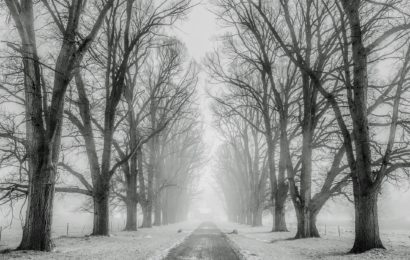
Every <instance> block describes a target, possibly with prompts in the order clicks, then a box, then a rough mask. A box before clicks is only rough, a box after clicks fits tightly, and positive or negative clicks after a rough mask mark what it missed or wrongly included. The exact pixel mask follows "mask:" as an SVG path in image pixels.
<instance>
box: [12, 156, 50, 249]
mask: <svg viewBox="0 0 410 260" xmlns="http://www.w3.org/2000/svg"><path fill="white" fill-rule="evenodd" d="M39 173H41V174H33V176H32V178H31V182H30V183H31V185H30V186H29V196H28V207H27V215H26V222H25V225H24V228H23V237H22V241H21V243H20V246H19V247H18V249H19V250H39V251H50V250H51V249H52V248H53V243H52V240H51V226H52V217H53V214H52V213H53V200H54V179H55V168H54V167H52V166H51V165H50V164H48V167H47V166H44V167H43V168H42V169H40V172H39Z"/></svg>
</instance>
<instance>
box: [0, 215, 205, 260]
mask: <svg viewBox="0 0 410 260" xmlns="http://www.w3.org/2000/svg"><path fill="white" fill-rule="evenodd" d="M199 224H200V223H198V222H193V223H191V222H190V223H188V222H184V223H179V224H173V225H167V226H161V227H153V228H152V229H146V228H144V229H140V230H138V231H136V232H116V233H113V234H112V235H111V236H110V237H84V236H83V237H64V236H63V237H59V238H56V239H55V245H56V247H55V249H54V251H53V252H51V253H43V252H31V251H23V252H12V253H7V254H3V255H1V254H0V259H1V260H3V259H35V260H48V259H87V260H89V259H90V260H91V259H99V260H103V259H119V260H126V259H141V260H142V259H143V260H147V259H151V260H157V259H163V258H164V257H165V256H166V255H167V254H168V251H169V250H170V249H171V248H173V247H175V246H176V245H178V244H180V243H181V242H182V241H183V240H184V238H185V237H186V236H188V235H189V234H191V232H192V231H193V230H194V229H195V228H197V226H198V225H199Z"/></svg>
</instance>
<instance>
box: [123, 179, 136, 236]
mask: <svg viewBox="0 0 410 260" xmlns="http://www.w3.org/2000/svg"><path fill="white" fill-rule="evenodd" d="M129 177H130V178H129V179H130V180H129V181H128V182H127V195H126V207H127V220H126V225H125V230H127V231H136V230H137V176H136V175H131V176H129Z"/></svg>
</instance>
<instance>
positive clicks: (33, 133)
mask: <svg viewBox="0 0 410 260" xmlns="http://www.w3.org/2000/svg"><path fill="white" fill-rule="evenodd" d="M53 2H54V1H53ZM112 3H113V1H107V2H105V3H103V5H101V6H100V8H101V9H100V10H101V12H100V14H99V15H98V16H96V18H95V20H94V21H93V24H92V25H91V26H90V27H89V28H91V29H90V30H89V32H88V33H87V34H86V35H85V36H84V35H79V33H78V32H79V30H80V29H83V28H81V27H82V25H81V19H80V18H81V16H82V14H83V12H84V8H86V5H85V1H81V0H78V1H72V3H71V5H69V6H64V5H60V4H59V3H57V2H56V3H54V5H53V7H51V6H50V5H49V2H48V1H43V4H44V6H45V8H46V9H47V10H48V11H49V14H50V16H51V18H52V21H53V23H54V26H56V27H57V28H58V29H59V32H60V34H61V36H62V37H61V39H62V40H61V49H60V51H59V54H58V58H57V60H56V63H55V66H54V71H55V73H54V86H53V89H52V95H51V100H50V105H49V102H48V98H47V94H46V93H44V89H45V86H44V82H43V79H42V69H41V62H40V58H39V56H38V50H37V46H36V31H35V27H34V26H35V24H36V23H35V20H34V11H33V10H34V4H33V2H32V1H31V0H29V1H6V4H7V7H8V9H9V11H10V14H11V17H12V18H13V21H14V24H15V26H16V28H17V31H18V34H19V36H20V40H21V46H18V47H17V48H18V49H19V52H20V54H21V56H22V58H23V64H24V82H25V84H24V85H25V111H26V120H27V123H26V135H27V142H28V145H27V147H28V161H29V167H28V168H29V178H30V179H29V201H28V207H27V216H26V224H25V227H24V231H23V238H22V242H21V244H20V246H19V249H32V250H46V251H49V250H50V249H51V247H52V243H51V222H52V208H53V198H54V183H55V176H56V169H57V167H56V165H57V162H58V157H59V150H60V140H61V125H62V115H63V110H64V96H65V92H66V89H67V86H68V84H69V82H70V81H71V78H72V76H73V71H74V70H75V69H76V68H77V67H78V65H79V64H80V62H81V60H82V58H83V56H84V54H85V53H86V51H87V50H88V49H89V47H90V45H91V43H92V42H93V40H94V39H95V37H96V36H97V34H98V31H99V29H100V27H101V25H102V22H103V19H104V17H105V15H106V14H107V12H108V11H109V9H110V8H111V6H112ZM63 12H64V13H65V15H64V16H63V15H61V13H63ZM63 17H64V18H63Z"/></svg>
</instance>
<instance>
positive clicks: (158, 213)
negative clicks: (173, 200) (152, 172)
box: [153, 191, 162, 226]
mask: <svg viewBox="0 0 410 260" xmlns="http://www.w3.org/2000/svg"><path fill="white" fill-rule="evenodd" d="M157 193H158V194H157V196H155V200H154V224H153V225H154V226H160V225H161V221H162V208H161V196H160V194H159V191H157Z"/></svg>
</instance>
